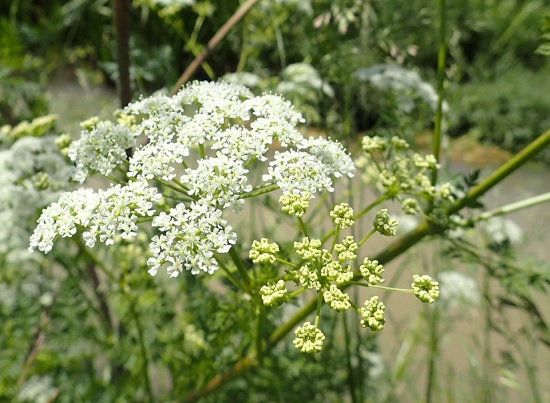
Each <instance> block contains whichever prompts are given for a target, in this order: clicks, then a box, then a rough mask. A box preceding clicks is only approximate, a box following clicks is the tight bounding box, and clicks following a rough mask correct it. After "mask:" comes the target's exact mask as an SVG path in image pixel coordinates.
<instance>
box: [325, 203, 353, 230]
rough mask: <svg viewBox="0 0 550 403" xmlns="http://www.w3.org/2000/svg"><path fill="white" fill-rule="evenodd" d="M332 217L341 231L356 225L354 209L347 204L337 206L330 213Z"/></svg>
mask: <svg viewBox="0 0 550 403" xmlns="http://www.w3.org/2000/svg"><path fill="white" fill-rule="evenodd" d="M330 217H331V218H332V222H334V224H335V225H336V227H337V228H338V229H339V230H343V229H346V228H349V227H351V226H352V225H353V224H355V221H354V219H353V209H352V208H351V207H350V206H349V204H347V203H341V204H338V205H336V206H335V207H334V208H333V209H332V211H331V212H330Z"/></svg>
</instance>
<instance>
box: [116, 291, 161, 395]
mask: <svg viewBox="0 0 550 403" xmlns="http://www.w3.org/2000/svg"><path fill="white" fill-rule="evenodd" d="M123 293H124V294H126V296H127V297H129V298H128V299H129V300H130V309H131V310H132V316H133V317H134V322H135V324H136V328H137V331H138V339H139V348H140V351H141V356H142V359H143V382H144V383H145V390H146V391H147V396H148V397H149V401H151V402H154V401H155V398H154V396H153V390H152V389H151V379H150V377H149V370H148V369H149V354H147V347H146V346H145V338H144V337H143V326H142V325H141V320H140V316H139V314H138V312H137V309H136V306H137V305H138V302H137V301H136V300H135V298H133V297H131V295H130V294H128V293H126V292H124V291H123Z"/></svg>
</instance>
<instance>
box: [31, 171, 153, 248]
mask: <svg viewBox="0 0 550 403" xmlns="http://www.w3.org/2000/svg"><path fill="white" fill-rule="evenodd" d="M161 197H162V195H160V194H158V193H157V189H156V188H151V187H148V185H147V183H146V182H144V181H134V182H130V183H128V185H126V186H121V185H115V186H111V187H110V188H109V189H107V190H99V191H98V192H97V193H95V192H94V191H93V190H92V189H85V188H81V189H78V190H76V191H74V192H68V193H64V194H62V195H61V197H60V198H59V200H58V201H57V202H56V203H52V204H51V205H50V206H49V207H47V208H46V209H44V210H43V211H42V215H41V216H40V218H39V219H38V226H37V227H36V229H35V230H34V233H33V234H32V236H31V240H30V247H29V250H31V251H32V250H34V249H36V248H38V250H40V251H42V252H44V253H48V252H49V251H50V250H51V249H52V246H53V243H54V242H55V240H56V238H57V237H71V236H73V235H75V234H76V232H77V230H78V228H86V229H87V230H86V231H85V232H84V233H83V238H84V241H85V242H86V245H87V246H89V247H93V246H94V245H95V243H96V241H97V239H98V238H99V240H100V242H104V243H105V244H106V245H112V244H113V243H114V238H115V235H116V234H117V232H118V233H120V235H121V237H122V238H124V239H127V238H130V237H133V236H135V235H136V234H137V224H136V220H137V218H138V216H142V217H144V216H151V215H152V214H153V213H154V210H153V209H152V205H153V202H158V201H159V200H160V198H161Z"/></svg>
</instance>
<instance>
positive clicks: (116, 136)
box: [68, 122, 137, 183]
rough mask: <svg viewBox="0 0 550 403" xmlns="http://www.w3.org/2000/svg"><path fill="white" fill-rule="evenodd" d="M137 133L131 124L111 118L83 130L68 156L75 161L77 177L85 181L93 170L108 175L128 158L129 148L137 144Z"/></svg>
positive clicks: (70, 148) (80, 180)
mask: <svg viewBox="0 0 550 403" xmlns="http://www.w3.org/2000/svg"><path fill="white" fill-rule="evenodd" d="M136 136H137V134H136V133H135V132H132V131H131V130H130V129H129V128H127V127H124V126H120V125H117V124H114V123H112V122H99V123H97V124H96V125H95V126H94V127H93V128H92V129H91V130H89V131H88V130H84V131H83V132H82V135H81V137H80V139H79V140H77V141H74V142H73V143H71V145H70V146H69V154H68V155H69V158H70V159H71V160H72V161H74V162H75V164H76V172H75V174H74V176H73V177H74V179H75V180H77V181H79V182H80V183H82V182H84V180H85V179H86V178H87V177H88V175H89V174H90V173H93V172H100V173H102V174H103V175H108V174H109V173H110V172H111V171H112V170H113V169H114V168H116V167H117V166H118V165H119V164H120V163H122V162H123V161H125V160H126V149H128V148H130V147H133V146H134V145H135V137H136Z"/></svg>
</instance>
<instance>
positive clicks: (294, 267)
mask: <svg viewBox="0 0 550 403" xmlns="http://www.w3.org/2000/svg"><path fill="white" fill-rule="evenodd" d="M275 260H276V261H277V262H279V263H282V264H284V265H286V266H289V267H292V268H293V269H299V268H300V266H298V265H297V264H294V263H292V262H289V261H288V260H284V259H281V258H280V257H277V256H275Z"/></svg>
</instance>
